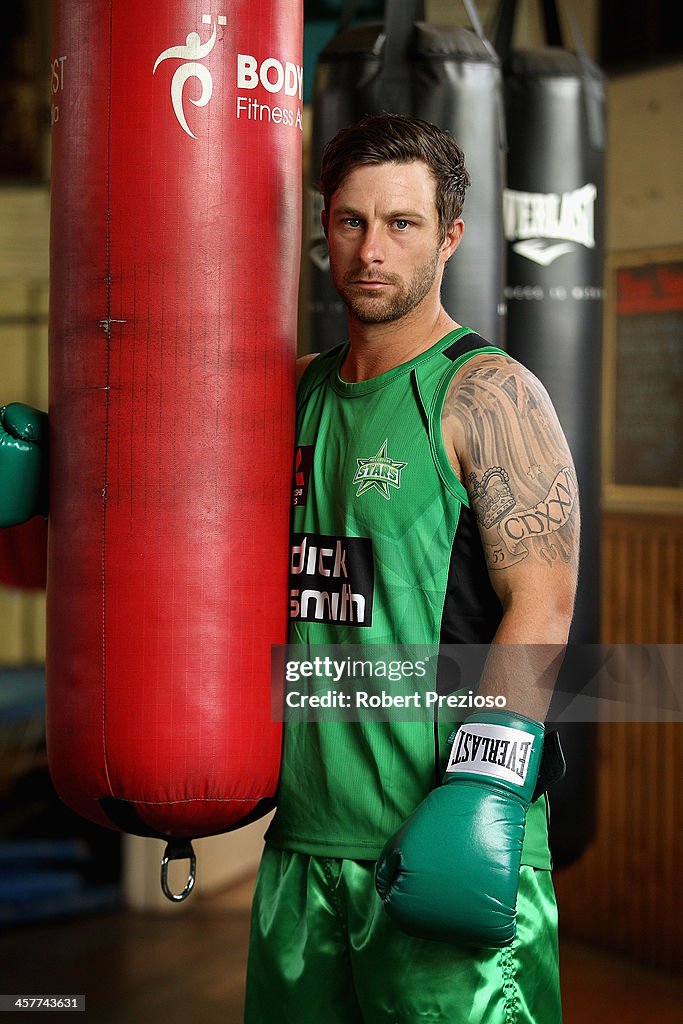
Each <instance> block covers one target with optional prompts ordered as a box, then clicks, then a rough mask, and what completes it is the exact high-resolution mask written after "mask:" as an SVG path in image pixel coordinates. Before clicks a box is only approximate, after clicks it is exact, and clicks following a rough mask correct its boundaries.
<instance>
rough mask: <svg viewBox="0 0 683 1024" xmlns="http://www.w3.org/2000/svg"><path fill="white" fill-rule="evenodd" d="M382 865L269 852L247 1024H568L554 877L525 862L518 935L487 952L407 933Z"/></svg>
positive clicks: (256, 907)
mask: <svg viewBox="0 0 683 1024" xmlns="http://www.w3.org/2000/svg"><path fill="white" fill-rule="evenodd" d="M374 867H375V865H374V862H373V861H353V860H340V859H337V858H332V857H311V856H309V855H307V854H303V853H292V852H290V851H286V850H277V849H274V848H273V847H270V846H266V849H265V852H264V854H263V858H262V861H261V865H260V868H259V874H258V879H257V884H256V891H255V894H254V904H253V910H252V922H251V940H250V947H249V966H248V971H247V996H246V1010H245V1021H246V1022H247V1024H265V1022H267V1021H278V1024H289V1022H291V1024H323V1022H324V1024H407V1022H409V1021H410V1022H411V1024H412V1022H416V1024H417V1022H426V1021H429V1022H434V1024H436V1022H443V1024H560V1022H561V1019H562V1012H561V1008H560V988H559V972H558V950H557V907H556V904H555V894H554V891H553V885H552V880H551V877H550V872H549V871H542V870H539V869H536V868H532V867H527V866H524V867H522V871H521V876H520V884H519V895H518V899H517V938H516V939H515V941H514V942H513V944H512V945H511V946H509V947H507V948H506V949H496V950H493V949H491V950H489V949H477V948H474V947H469V946H456V945H451V944H448V943H442V942H431V941H428V940H426V939H416V938H413V937H412V936H410V935H406V934H405V933H404V932H402V931H400V930H399V929H398V928H397V927H396V926H395V925H394V924H393V923H392V922H391V920H390V919H389V917H388V916H387V914H386V913H385V911H384V908H383V906H382V903H381V901H380V899H379V897H378V896H377V893H376V892H375V886H374Z"/></svg>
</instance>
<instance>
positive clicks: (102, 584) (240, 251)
mask: <svg viewBox="0 0 683 1024" xmlns="http://www.w3.org/2000/svg"><path fill="white" fill-rule="evenodd" d="M53 16H54V30H53V45H54V52H53V62H52V103H53V106H52V122H53V149H52V154H53V155H52V177H53V180H52V222H51V304H50V343H49V351H50V356H49V364H50V371H49V388H50V392H49V393H50V408H49V414H50V444H51V448H50V452H51V465H50V530H49V542H48V611H47V616H48V622H47V631H48V635H47V740H48V757H49V764H50V770H51V773H52V778H53V781H54V784H55V787H56V789H57V791H58V793H59V794H60V796H61V797H62V798H63V799H64V800H65V801H66V803H68V804H69V805H70V806H71V807H72V808H73V809H74V810H76V811H77V812H79V813H80V814H82V815H84V816H85V817H87V818H89V819H91V820H93V821H95V822H98V823H100V824H102V825H108V826H111V827H116V828H120V829H123V830H125V831H128V832H131V833H135V834H139V835H152V836H159V837H164V838H165V837H172V839H173V841H172V842H171V844H170V846H169V849H170V850H171V856H173V855H174V851H175V854H177V855H180V854H178V850H182V855H183V856H185V855H186V854H187V855H188V856H189V855H190V854H189V853H188V849H190V850H191V848H190V847H189V845H188V843H187V839H190V838H191V837H197V836H204V835H211V834H215V833H219V832H223V831H227V830H230V829H231V828H234V827H236V826H238V825H241V824H244V823H245V822H246V821H248V820H251V819H253V818H255V817H258V816H259V815H260V814H262V813H264V812H265V810H267V809H268V806H270V805H271V804H272V799H271V798H272V796H273V794H274V792H275V787H276V783H277V776H278V767H279V753H280V727H279V725H277V724H276V723H274V722H272V721H271V714H270V707H271V694H270V648H271V644H273V643H283V642H284V640H285V622H286V599H285V595H286V587H287V550H288V536H287V534H288V505H289V500H288V499H290V494H291V450H292V429H293V396H294V379H293V377H294V359H295V336H296V328H295V316H296V299H297V285H298V266H299V232H300V181H301V179H300V152H301V138H302V135H301V116H302V103H303V100H302V91H303V74H302V70H301V48H302V21H303V16H302V10H301V4H300V3H297V2H292V0H262V2H261V3H259V4H253V3H252V2H251V0H230V3H226V2H225V0H206V3H203V4H201V5H199V4H197V3H195V0H153V2H152V0H55V3H54V4H53ZM176 840H184V842H180V843H176V845H175V846H174V842H175V841H176Z"/></svg>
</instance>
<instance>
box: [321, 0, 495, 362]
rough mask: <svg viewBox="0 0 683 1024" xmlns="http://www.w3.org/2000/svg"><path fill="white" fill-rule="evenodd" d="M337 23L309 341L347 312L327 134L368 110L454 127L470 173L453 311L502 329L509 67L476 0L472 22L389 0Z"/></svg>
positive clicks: (491, 332) (340, 326)
mask: <svg viewBox="0 0 683 1024" xmlns="http://www.w3.org/2000/svg"><path fill="white" fill-rule="evenodd" d="M355 6H356V5H354V4H347V5H346V19H345V20H344V21H343V22H342V25H341V27H340V31H339V32H338V33H337V35H336V36H335V37H334V38H333V39H332V40H331V42H330V43H328V45H327V46H326V47H325V49H324V50H323V52H322V53H321V55H320V58H319V61H318V65H317V68H316V76H315V86H314V99H313V142H312V154H311V167H312V177H313V183H312V187H311V189H310V192H309V196H310V205H309V210H308V222H309V228H310V237H309V242H308V257H309V261H310V264H309V270H310V295H309V303H308V305H309V314H310V315H309V338H310V347H311V350H312V351H317V350H319V349H327V348H331V347H332V346H333V345H336V344H338V343H339V342H340V341H343V340H344V339H345V338H346V315H345V310H344V308H343V305H342V303H341V300H340V299H339V296H338V295H337V293H336V291H335V289H334V286H333V284H332V281H331V279H330V274H329V264H328V258H327V246H326V243H325V237H324V235H323V232H322V228H321V226H320V208H321V202H322V200H321V198H320V196H319V195H318V191H317V187H316V181H317V175H318V173H319V169H320V158H321V155H322V151H323V149H324V147H325V145H326V144H327V142H328V141H329V140H330V139H331V138H332V136H333V135H335V134H336V133H337V131H338V130H339V129H340V128H344V127H346V126H348V125H350V124H353V123H355V122H356V121H359V120H360V119H361V118H362V117H364V116H365V115H366V114H378V113H381V112H383V111H391V112H393V113H399V114H412V115H413V116H415V117H420V118H423V119H424V120H426V121H431V122H432V123H433V124H436V125H438V126H439V127H441V128H445V129H447V130H448V131H450V132H451V134H452V135H453V137H454V138H455V139H456V140H457V142H458V143H459V145H460V146H461V147H462V148H463V150H464V153H465V160H466V163H467V167H468V170H469V172H470V174H471V177H472V185H471V187H470V189H469V190H468V194H467V199H466V202H465V210H464V219H465V235H464V238H463V242H462V244H461V246H460V248H459V250H458V252H457V253H456V255H455V257H454V258H453V259H452V260H451V262H450V264H449V266H448V270H447V273H446V275H445V277H444V282H443V287H442V291H441V294H442V299H443V303H444V306H445V307H446V309H447V310H448V312H449V313H450V314H451V315H452V316H453V317H454V318H455V319H457V320H458V321H459V322H460V323H466V324H468V325H470V326H471V327H473V328H474V329H475V330H477V331H478V332H479V333H480V334H482V335H483V336H484V337H485V338H488V339H489V340H491V341H495V342H497V343H501V342H502V340H503V338H504V316H503V310H504V307H503V271H504V259H505V253H504V246H503V240H502V239H503V230H502V201H501V200H502V190H503V161H504V129H503V121H504V115H503V99H502V75H501V70H500V66H499V62H498V58H497V57H496V55H495V52H494V50H493V47H492V46H491V44H490V43H489V41H488V40H487V38H486V36H485V34H484V31H483V29H482V26H481V23H480V21H479V18H478V15H477V11H476V8H475V6H474V4H473V3H472V2H471V0H466V2H465V4H464V6H465V9H466V11H467V13H468V15H469V18H470V21H471V23H472V26H473V31H472V30H470V29H467V28H456V27H447V26H446V27H443V26H438V27H437V26H435V25H430V24H428V23H426V22H425V21H424V20H423V15H424V4H423V3H422V2H418V0H385V17H384V23H383V24H380V23H366V24H358V25H350V27H349V24H348V23H349V22H350V20H351V17H352V15H353V11H354V8H355Z"/></svg>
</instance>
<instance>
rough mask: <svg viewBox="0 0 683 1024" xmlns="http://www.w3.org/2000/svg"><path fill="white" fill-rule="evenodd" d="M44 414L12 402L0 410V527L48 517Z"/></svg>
mask: <svg viewBox="0 0 683 1024" xmlns="http://www.w3.org/2000/svg"><path fill="white" fill-rule="evenodd" d="M47 439H48V425H47V413H44V412H40V411H39V410H38V409H33V408H31V406H30V405H22V403H21V402H12V404H11V405H3V406H2V407H1V408H0V526H17V525H18V524H19V523H25V522H26V521H27V520H28V519H31V518H32V517H33V516H35V515H47V505H48V501H47V489H48V485H47V465H48V454H47Z"/></svg>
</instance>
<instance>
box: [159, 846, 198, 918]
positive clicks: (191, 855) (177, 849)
mask: <svg viewBox="0 0 683 1024" xmlns="http://www.w3.org/2000/svg"><path fill="white" fill-rule="evenodd" d="M172 860H189V862H190V872H189V875H188V878H187V883H186V885H185V888H184V889H183V891H182V892H179V893H175V892H173V890H172V889H171V888H170V886H169V884H168V865H169V861H172ZM196 875H197V858H196V856H195V852H194V850H193V849H192V843H191V842H190V841H189V840H187V839H182V840H177V839H171V840H169V842H168V844H167V845H166V849H165V850H164V856H163V857H162V858H161V888H162V890H163V893H164V896H165V897H166V899H169V900H171V902H172V903H182V901H183V900H186V899H187V897H188V896H189V895H190V893H191V892H192V890H193V888H194V883H195V878H196Z"/></svg>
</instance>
